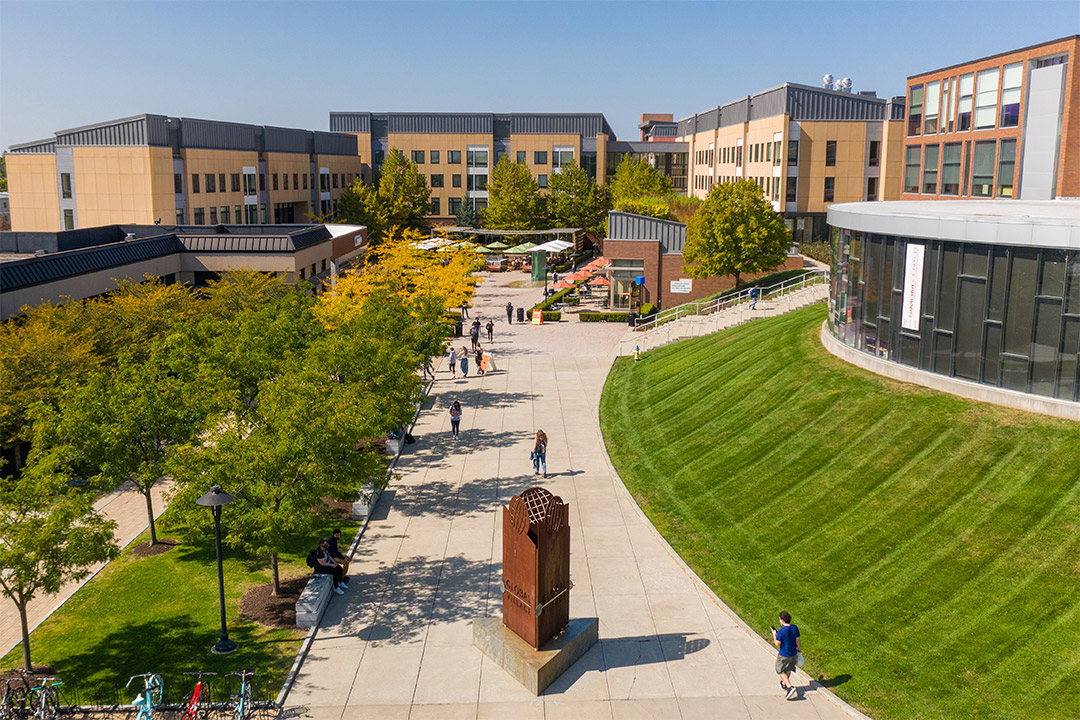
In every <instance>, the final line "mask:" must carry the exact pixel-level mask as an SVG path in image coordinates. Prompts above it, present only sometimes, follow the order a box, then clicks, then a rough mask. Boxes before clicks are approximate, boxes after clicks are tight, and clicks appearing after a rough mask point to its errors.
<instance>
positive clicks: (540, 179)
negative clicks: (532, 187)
mask: <svg viewBox="0 0 1080 720" xmlns="http://www.w3.org/2000/svg"><path fill="white" fill-rule="evenodd" d="M536 184H537V185H539V186H540V187H542V188H546V187H547V175H537V176H536Z"/></svg>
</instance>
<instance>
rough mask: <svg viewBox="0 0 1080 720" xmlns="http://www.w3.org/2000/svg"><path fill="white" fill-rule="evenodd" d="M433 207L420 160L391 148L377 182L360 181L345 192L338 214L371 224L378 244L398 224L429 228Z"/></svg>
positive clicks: (370, 232)
mask: <svg viewBox="0 0 1080 720" xmlns="http://www.w3.org/2000/svg"><path fill="white" fill-rule="evenodd" d="M430 207H431V190H430V189H429V188H428V186H427V179H426V178H425V177H424V175H423V173H421V172H420V171H419V170H418V169H417V167H416V163H414V162H412V161H411V160H409V159H407V158H406V157H405V155H404V154H403V153H402V152H401V151H400V150H398V149H397V148H391V149H390V153H389V154H388V155H387V157H386V162H384V163H383V164H382V167H380V168H379V178H378V181H377V183H375V184H374V185H365V184H364V183H363V182H361V181H360V180H357V181H356V182H354V183H353V185H352V187H348V188H346V189H345V191H344V192H343V193H342V194H341V199H340V200H339V201H338V216H339V217H340V218H341V219H342V221H343V222H349V223H356V224H358V225H365V226H367V228H368V243H369V244H371V245H372V246H375V245H378V244H379V243H380V242H382V241H383V240H384V239H385V237H386V234H387V233H388V232H389V231H390V229H391V228H394V227H398V228H402V229H408V230H426V229H427V227H428V224H427V220H426V219H425V215H427V214H428V211H429V209H430Z"/></svg>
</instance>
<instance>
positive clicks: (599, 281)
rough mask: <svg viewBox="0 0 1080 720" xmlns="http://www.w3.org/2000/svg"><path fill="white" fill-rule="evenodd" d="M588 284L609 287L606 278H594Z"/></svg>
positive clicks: (609, 282)
mask: <svg viewBox="0 0 1080 720" xmlns="http://www.w3.org/2000/svg"><path fill="white" fill-rule="evenodd" d="M589 284H590V285H610V284H611V281H610V280H608V279H607V278H606V277H594V278H593V279H592V280H590V281H589Z"/></svg>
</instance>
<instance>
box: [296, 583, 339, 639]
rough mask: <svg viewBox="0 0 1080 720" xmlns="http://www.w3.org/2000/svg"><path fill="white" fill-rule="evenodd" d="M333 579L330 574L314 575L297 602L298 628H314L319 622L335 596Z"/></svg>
mask: <svg viewBox="0 0 1080 720" xmlns="http://www.w3.org/2000/svg"><path fill="white" fill-rule="evenodd" d="M333 579H334V576H333V575H330V574H328V573H312V575H311V577H310V578H309V579H308V581H307V585H306V586H304V592H302V593H300V598H299V599H298V600H297V601H296V627H298V628H312V627H315V625H316V624H317V623H318V622H319V615H320V614H322V611H323V608H325V607H326V604H327V603H328V602H330V595H331V594H333Z"/></svg>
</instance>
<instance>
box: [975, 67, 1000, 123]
mask: <svg viewBox="0 0 1080 720" xmlns="http://www.w3.org/2000/svg"><path fill="white" fill-rule="evenodd" d="M998 75H999V71H998V69H997V68H993V69H991V70H983V71H982V72H980V73H979V77H978V80H977V81H976V83H975V129H976V130H986V129H989V128H992V127H994V121H995V120H996V119H997V118H996V117H995V115H996V113H997V92H998Z"/></svg>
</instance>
